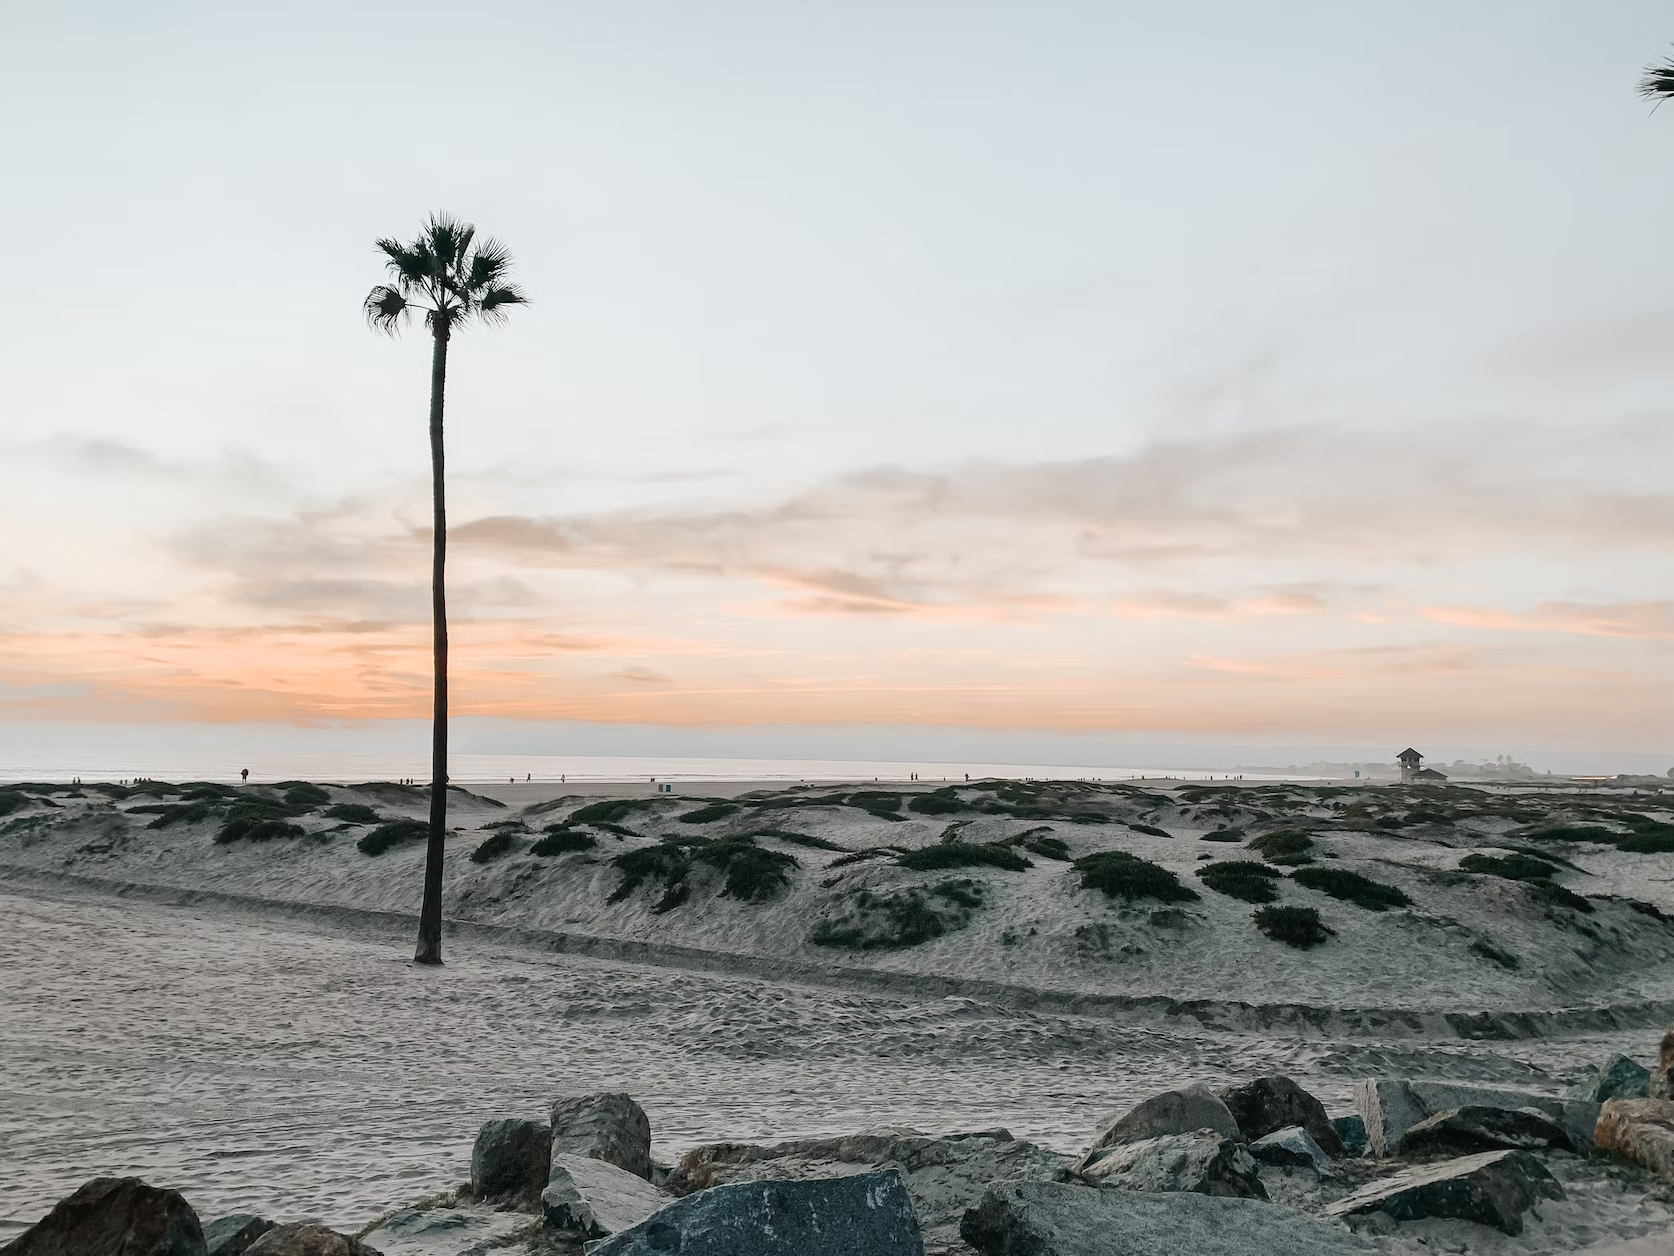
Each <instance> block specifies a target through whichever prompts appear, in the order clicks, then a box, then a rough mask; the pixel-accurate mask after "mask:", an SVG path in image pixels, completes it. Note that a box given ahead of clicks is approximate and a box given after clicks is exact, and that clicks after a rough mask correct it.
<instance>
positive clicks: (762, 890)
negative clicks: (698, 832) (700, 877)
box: [692, 837, 801, 903]
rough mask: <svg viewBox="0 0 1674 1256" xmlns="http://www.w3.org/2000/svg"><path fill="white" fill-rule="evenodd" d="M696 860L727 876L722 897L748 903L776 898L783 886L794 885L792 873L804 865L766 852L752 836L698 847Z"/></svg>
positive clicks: (778, 852) (781, 853) (782, 854)
mask: <svg viewBox="0 0 1674 1256" xmlns="http://www.w3.org/2000/svg"><path fill="white" fill-rule="evenodd" d="M692 858H693V859H695V860H696V861H697V862H699V863H705V864H709V865H710V866H711V867H715V868H720V869H721V870H722V871H724V872H725V873H726V883H725V884H724V885H722V887H721V897H723V898H736V899H741V900H742V901H744V902H746V903H764V902H766V901H767V900H768V899H770V898H772V897H773V895H774V893H775V892H776V891H778V890H779V889H780V888H781V887H782V886H785V885H789V884H790V870H791V869H792V868H796V867H800V866H801V865H800V864H798V863H797V860H796V856H795V855H787V854H785V852H784V851H782V850H766V849H764V848H763V847H760V846H757V845H756V844H755V842H754V841H753V840H752V839H751V838H748V837H732V838H726V839H723V840H722V841H718V842H711V843H708V844H706V845H703V846H699V847H696V848H694V849H693V851H692Z"/></svg>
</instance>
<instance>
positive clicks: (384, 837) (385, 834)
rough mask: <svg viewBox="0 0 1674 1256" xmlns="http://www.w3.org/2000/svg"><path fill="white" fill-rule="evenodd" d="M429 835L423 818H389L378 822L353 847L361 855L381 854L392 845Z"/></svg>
mask: <svg viewBox="0 0 1674 1256" xmlns="http://www.w3.org/2000/svg"><path fill="white" fill-rule="evenodd" d="M429 837H430V825H429V824H428V823H427V822H426V821H424V820H391V821H389V822H388V823H387V824H380V825H379V826H378V827H377V828H375V829H373V830H372V831H371V832H370V833H368V834H367V835H366V836H365V837H363V838H361V839H360V841H358V842H356V843H355V849H357V850H358V851H360V853H361V854H363V855H381V854H383V853H384V852H385V851H386V850H389V849H390V848H391V847H392V846H399V845H401V843H403V842H422V841H426V840H428V839H429Z"/></svg>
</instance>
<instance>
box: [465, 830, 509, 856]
mask: <svg viewBox="0 0 1674 1256" xmlns="http://www.w3.org/2000/svg"><path fill="white" fill-rule="evenodd" d="M514 841H515V839H514V838H513V836H512V831H511V830H510V829H501V830H500V831H499V832H498V833H496V834H494V835H493V836H492V837H490V838H488V839H486V840H485V841H483V842H482V843H481V844H480V845H479V846H478V847H477V848H476V849H475V850H474V851H472V852H471V862H472V863H479V864H482V863H489V862H490V861H492V860H495V859H498V858H500V856H501V855H509V854H511V850H512V845H513V843H514Z"/></svg>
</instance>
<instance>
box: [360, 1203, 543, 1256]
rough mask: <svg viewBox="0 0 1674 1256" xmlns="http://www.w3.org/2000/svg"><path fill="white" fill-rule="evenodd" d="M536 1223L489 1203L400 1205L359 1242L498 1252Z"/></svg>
mask: <svg viewBox="0 0 1674 1256" xmlns="http://www.w3.org/2000/svg"><path fill="white" fill-rule="evenodd" d="M539 1226H540V1223H539V1222H538V1221H534V1220H533V1219H532V1218H530V1217H529V1216H527V1215H525V1214H524V1213H521V1212H508V1211H504V1210H502V1209H501V1208H497V1207H495V1206H493V1205H492V1204H488V1203H482V1204H478V1203H474V1202H473V1203H462V1204H458V1205H455V1206H453V1207H439V1208H403V1209H402V1210H401V1211H400V1212H397V1213H395V1214H393V1215H392V1216H389V1217H386V1218H385V1219H384V1220H383V1221H382V1222H381V1223H380V1224H379V1225H378V1226H377V1227H376V1228H375V1229H373V1230H370V1231H368V1232H367V1233H366V1234H365V1235H364V1236H363V1237H362V1239H361V1243H362V1246H365V1247H371V1248H374V1249H377V1250H380V1251H385V1250H387V1251H394V1252H404V1253H409V1254H416V1253H420V1252H423V1253H426V1254H427V1256H444V1253H445V1254H446V1256H454V1253H462V1252H470V1253H479V1254H480V1253H485V1252H497V1251H498V1250H499V1249H502V1248H503V1247H505V1246H507V1245H509V1244H510V1243H512V1242H514V1241H515V1240H516V1237H517V1235H518V1234H519V1233H520V1232H521V1233H523V1234H528V1233H530V1232H531V1231H535V1232H538V1230H539ZM506 1256H511V1253H509V1252H508V1253H507V1254H506Z"/></svg>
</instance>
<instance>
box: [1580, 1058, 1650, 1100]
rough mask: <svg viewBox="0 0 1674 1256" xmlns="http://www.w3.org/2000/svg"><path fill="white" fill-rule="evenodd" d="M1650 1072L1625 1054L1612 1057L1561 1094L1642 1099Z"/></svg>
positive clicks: (1592, 1097)
mask: <svg viewBox="0 0 1674 1256" xmlns="http://www.w3.org/2000/svg"><path fill="white" fill-rule="evenodd" d="M1650 1082H1651V1070H1650V1069H1648V1068H1646V1067H1645V1066H1644V1065H1643V1064H1640V1063H1638V1062H1637V1061H1634V1060H1630V1059H1628V1058H1627V1056H1625V1055H1620V1054H1617V1055H1613V1056H1611V1057H1610V1058H1609V1059H1608V1060H1606V1061H1605V1062H1604V1063H1603V1064H1602V1065H1600V1066H1599V1067H1598V1068H1596V1069H1594V1070H1593V1071H1592V1072H1591V1073H1590V1074H1589V1075H1588V1076H1587V1077H1585V1078H1583V1079H1582V1080H1581V1081H1579V1082H1577V1083H1576V1084H1575V1085H1573V1086H1571V1087H1570V1088H1569V1089H1568V1090H1566V1091H1564V1098H1566V1099H1590V1100H1591V1101H1592V1102H1594V1103H1603V1102H1604V1101H1605V1100H1606V1099H1644V1098H1646V1097H1647V1096H1648V1095H1649V1094H1650V1093H1651V1092H1650Z"/></svg>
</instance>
